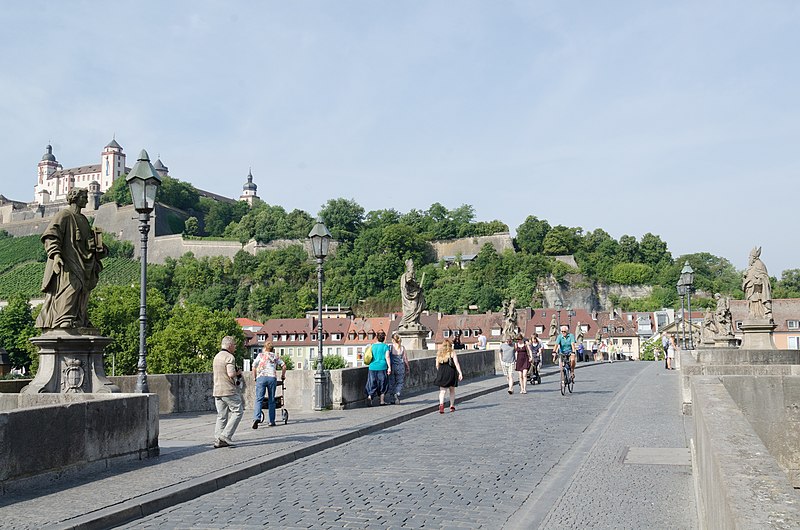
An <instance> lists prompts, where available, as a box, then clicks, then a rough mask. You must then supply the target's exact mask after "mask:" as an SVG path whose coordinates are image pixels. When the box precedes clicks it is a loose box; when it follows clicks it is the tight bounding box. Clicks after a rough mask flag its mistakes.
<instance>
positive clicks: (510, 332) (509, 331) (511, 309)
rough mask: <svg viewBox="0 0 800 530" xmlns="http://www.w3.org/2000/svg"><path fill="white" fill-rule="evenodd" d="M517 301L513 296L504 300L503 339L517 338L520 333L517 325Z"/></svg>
mask: <svg viewBox="0 0 800 530" xmlns="http://www.w3.org/2000/svg"><path fill="white" fill-rule="evenodd" d="M516 306H517V301H516V300H514V299H513V298H512V299H511V300H509V301H508V302H506V301H503V340H508V339H512V340H514V339H516V338H517V335H518V334H519V326H517V307H516Z"/></svg>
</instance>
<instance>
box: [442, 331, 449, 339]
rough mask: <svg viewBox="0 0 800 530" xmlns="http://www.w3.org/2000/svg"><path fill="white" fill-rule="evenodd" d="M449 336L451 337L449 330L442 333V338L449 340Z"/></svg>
mask: <svg viewBox="0 0 800 530" xmlns="http://www.w3.org/2000/svg"><path fill="white" fill-rule="evenodd" d="M449 336H450V330H449V329H446V330H444V331H442V337H444V338H447V337H449Z"/></svg>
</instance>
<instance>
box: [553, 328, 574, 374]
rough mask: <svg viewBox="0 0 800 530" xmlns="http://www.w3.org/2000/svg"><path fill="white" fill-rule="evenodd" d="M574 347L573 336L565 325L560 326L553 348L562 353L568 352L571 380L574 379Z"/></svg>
mask: <svg viewBox="0 0 800 530" xmlns="http://www.w3.org/2000/svg"><path fill="white" fill-rule="evenodd" d="M575 348H576V342H575V336H574V335H573V334H572V333H570V332H569V328H567V326H561V335H559V336H558V338H557V339H556V342H555V344H554V345H553V349H554V350H555V351H557V352H559V353H560V354H562V355H566V354H569V367H570V369H571V370H572V379H573V380H574V379H575ZM559 366H560V364H559Z"/></svg>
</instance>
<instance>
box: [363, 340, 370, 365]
mask: <svg viewBox="0 0 800 530" xmlns="http://www.w3.org/2000/svg"><path fill="white" fill-rule="evenodd" d="M371 362H372V344H370V345H369V346H367V349H366V350H364V364H370V363H371Z"/></svg>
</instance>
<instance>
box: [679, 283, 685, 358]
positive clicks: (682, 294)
mask: <svg viewBox="0 0 800 530" xmlns="http://www.w3.org/2000/svg"><path fill="white" fill-rule="evenodd" d="M683 281H684V276H683V274H681V275H680V276H679V277H678V295H680V297H681V347H685V346H686V304H685V302H686V300H685V298H686V284H684V283H683Z"/></svg>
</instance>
